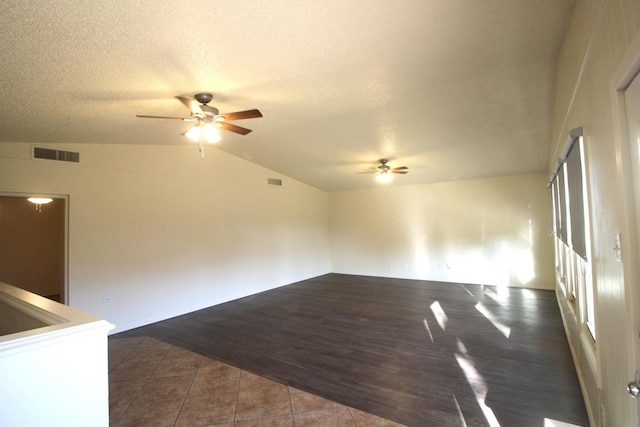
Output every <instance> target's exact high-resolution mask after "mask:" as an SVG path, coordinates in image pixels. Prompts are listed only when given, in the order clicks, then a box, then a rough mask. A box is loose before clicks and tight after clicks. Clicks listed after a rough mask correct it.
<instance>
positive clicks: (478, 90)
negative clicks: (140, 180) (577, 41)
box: [0, 0, 575, 191]
mask: <svg viewBox="0 0 640 427" xmlns="http://www.w3.org/2000/svg"><path fill="white" fill-rule="evenodd" d="M574 3H575V0H536V1H524V0H423V1H410V0H397V1H369V0H358V1H353V0H351V1H350V0H344V1H334V0H331V1H293V0H273V1H256V0H233V1H232V0H200V1H191V0H186V1H185V0H182V1H160V2H158V1H149V0H140V1H136V2H122V1H114V0H87V1H76V0H30V1H23V2H3V4H2V5H0V34H1V39H2V49H0V81H1V85H2V99H1V100H0V115H1V117H2V120H0V142H28V143H39V144H46V145H49V146H50V145H54V144H57V143H89V144H94V143H99V144H110V143H118V144H148V145H156V144H193V143H192V142H190V141H189V140H188V139H187V138H185V137H184V136H182V135H181V134H182V133H183V132H185V131H186V130H187V129H188V128H189V126H190V124H189V123H186V122H181V121H179V120H157V119H141V118H137V117H136V114H149V115H160V116H184V117H188V116H189V110H188V109H186V108H185V106H184V105H183V104H182V103H181V102H180V101H179V100H177V99H176V96H179V95H181V96H185V95H187V96H189V95H193V94H195V93H197V92H212V93H213V94H214V98H213V101H212V102H211V104H210V105H213V106H215V107H217V108H218V109H219V110H220V112H221V113H224V112H232V111H240V110H247V109H251V108H258V109H259V110H260V111H261V112H262V114H263V115H264V117H262V118H258V119H249V120H243V121H241V122H234V123H235V124H238V125H241V126H243V127H247V128H250V129H252V130H253V132H252V133H250V134H248V135H246V136H241V135H236V134H233V133H231V132H226V131H223V133H222V136H223V139H222V141H220V142H219V143H217V144H216V145H215V148H209V147H206V150H214V149H219V150H223V151H225V152H228V153H231V154H234V155H237V156H240V157H242V158H245V159H247V160H250V161H252V162H255V163H257V164H259V165H262V166H265V167H268V168H270V169H273V170H275V171H277V172H279V173H282V174H284V175H286V176H290V177H292V178H295V179H298V180H300V181H302V182H305V183H308V184H310V185H313V186H315V187H318V188H320V189H323V190H327V191H339V190H352V189H362V188H370V187H374V186H376V185H379V184H377V183H376V182H375V181H374V180H373V179H372V175H366V174H357V172H362V171H366V170H369V169H370V168H372V167H375V166H377V161H378V159H380V158H389V159H391V161H390V162H389V164H390V166H392V167H394V166H404V165H406V166H408V167H409V168H410V172H409V174H407V175H403V176H397V177H396V179H395V180H394V183H393V184H392V185H404V184H421V183H429V182H440V181H450V180H459V179H470V178H479V177H492V176H502V175H509V174H518V173H532V172H542V171H545V170H546V168H547V164H548V155H549V142H550V141H549V140H550V131H551V129H550V128H551V120H552V113H553V99H554V88H555V75H556V67H557V58H558V54H559V52H560V48H561V46H562V42H563V39H564V35H565V31H566V26H567V23H568V21H569V18H570V16H571V13H572V11H573V6H574ZM193 155H194V156H198V155H199V153H198V149H197V147H196V145H194V154H193Z"/></svg>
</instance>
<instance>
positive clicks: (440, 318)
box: [430, 301, 449, 331]
mask: <svg viewBox="0 0 640 427" xmlns="http://www.w3.org/2000/svg"><path fill="white" fill-rule="evenodd" d="M430 307H431V311H432V312H433V315H434V316H435V317H436V321H437V322H438V325H440V329H442V330H443V331H445V330H446V329H447V322H448V321H449V318H448V317H447V313H445V312H444V310H443V309H442V307H441V306H440V303H439V302H438V301H436V302H434V303H433V304H431V306H430Z"/></svg>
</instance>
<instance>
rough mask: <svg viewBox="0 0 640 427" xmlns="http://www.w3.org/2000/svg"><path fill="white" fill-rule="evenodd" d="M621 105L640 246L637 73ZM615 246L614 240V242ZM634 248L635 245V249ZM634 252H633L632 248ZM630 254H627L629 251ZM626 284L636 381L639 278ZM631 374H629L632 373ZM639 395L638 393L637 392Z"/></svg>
mask: <svg viewBox="0 0 640 427" xmlns="http://www.w3.org/2000/svg"><path fill="white" fill-rule="evenodd" d="M624 96H625V107H626V112H627V126H628V131H629V148H630V150H629V153H630V154H631V159H630V160H631V171H632V174H633V192H634V204H635V212H636V215H635V223H636V224H635V225H636V236H630V238H634V237H635V239H636V242H635V243H636V248H639V247H640V74H639V75H637V76H636V77H635V79H634V80H633V82H631V85H629V87H628V88H627V90H626V91H625V95H624ZM616 246H618V243H616ZM636 251H637V249H636ZM636 253H637V252H636ZM629 255H631V254H629ZM639 262H640V260H638V259H628V260H626V262H625V264H626V265H630V264H632V263H635V264H636V265H637V264H638V263H639ZM626 286H629V287H630V288H629V291H630V292H629V293H628V295H630V296H631V304H628V305H627V307H628V308H629V316H628V317H627V318H628V319H629V320H630V321H631V322H632V326H633V330H632V334H633V336H632V339H633V345H632V351H633V352H634V355H633V357H632V358H631V359H630V360H631V361H632V363H634V364H635V365H634V366H632V367H631V369H630V371H631V372H633V371H634V370H635V371H636V374H635V378H630V379H629V380H630V381H632V382H633V381H634V380H635V382H636V383H638V384H640V335H639V334H640V282H638V281H636V283H627V284H626ZM632 375H633V374H632ZM638 399H640V396H638ZM637 414H638V418H637V419H636V422H638V420H640V405H638V406H637Z"/></svg>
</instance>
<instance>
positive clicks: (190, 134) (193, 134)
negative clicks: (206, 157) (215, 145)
mask: <svg viewBox="0 0 640 427" xmlns="http://www.w3.org/2000/svg"><path fill="white" fill-rule="evenodd" d="M184 135H185V136H186V137H187V138H189V139H190V140H192V141H193V142H198V140H199V139H200V126H199V125H195V126H194V127H192V128H191V129H189V130H188V131H187V133H185V134H184Z"/></svg>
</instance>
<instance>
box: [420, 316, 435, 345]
mask: <svg viewBox="0 0 640 427" xmlns="http://www.w3.org/2000/svg"><path fill="white" fill-rule="evenodd" d="M422 320H423V321H424V327H425V328H427V332H428V333H429V338H431V342H433V343H434V342H435V341H434V340H433V334H432V333H431V328H430V327H429V322H427V319H422Z"/></svg>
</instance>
